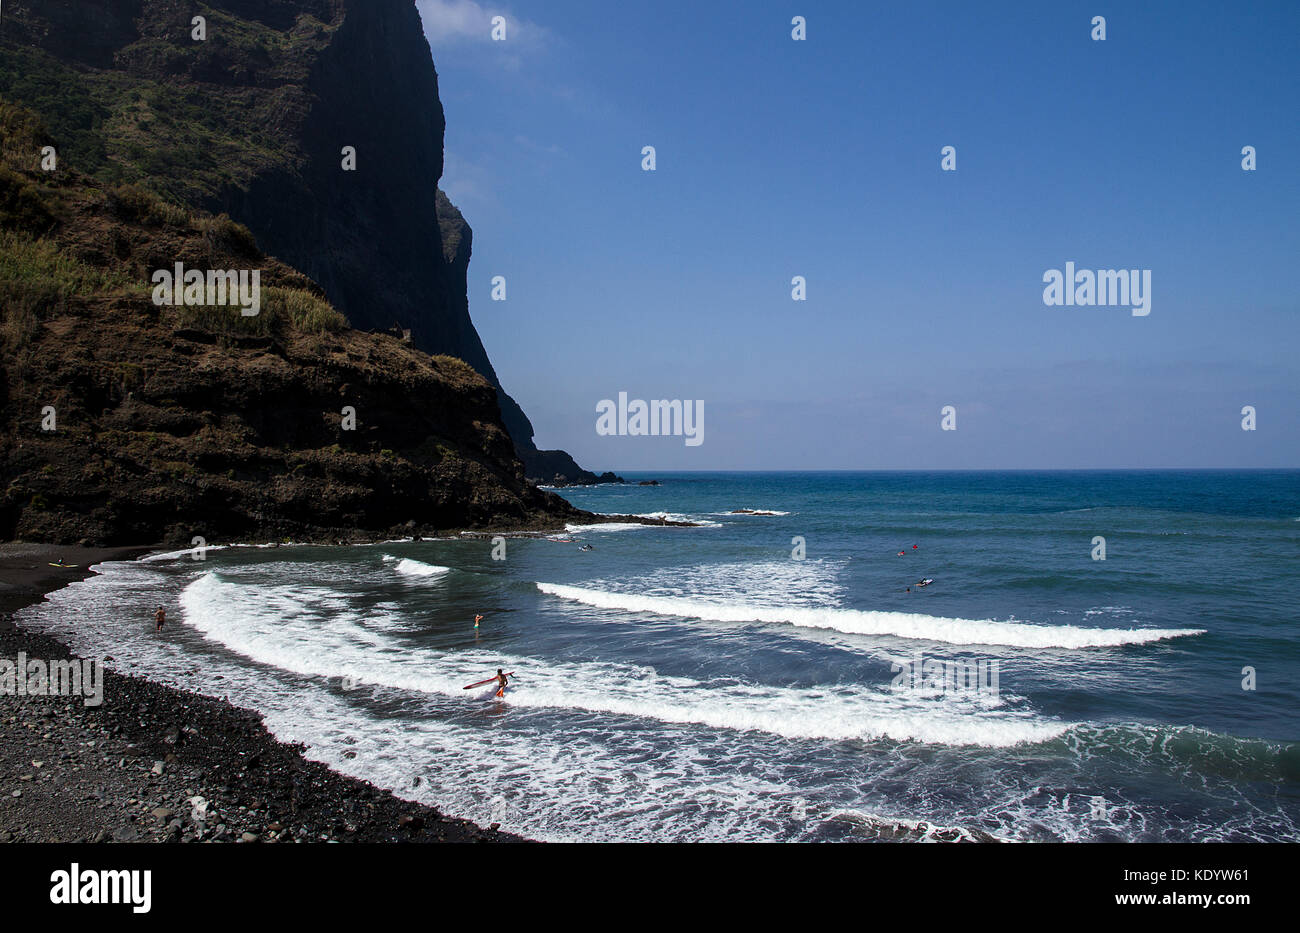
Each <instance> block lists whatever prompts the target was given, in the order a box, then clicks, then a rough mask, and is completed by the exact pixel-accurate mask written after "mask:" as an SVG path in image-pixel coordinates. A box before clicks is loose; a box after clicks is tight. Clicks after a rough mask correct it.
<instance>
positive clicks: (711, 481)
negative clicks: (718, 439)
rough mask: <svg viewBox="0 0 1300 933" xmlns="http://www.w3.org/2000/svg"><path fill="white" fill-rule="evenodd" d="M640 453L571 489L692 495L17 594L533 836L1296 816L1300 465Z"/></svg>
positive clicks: (195, 563) (1060, 833) (211, 554)
mask: <svg viewBox="0 0 1300 933" xmlns="http://www.w3.org/2000/svg"><path fill="white" fill-rule="evenodd" d="M641 478H645V477H640V476H629V479H631V480H633V481H635V480H636V479H641ZM653 478H655V479H657V480H659V481H660V483H661V485H658V486H639V485H635V484H629V485H607V486H598V487H588V488H572V489H565V490H562V493H563V494H564V495H565V496H566V497H567V498H569V499H570V500H571V501H573V502H574V503H575V504H576V505H579V506H581V507H583V508H585V509H589V510H592V511H595V512H601V513H610V514H638V515H648V516H658V517H664V518H668V519H680V520H687V521H692V522H695V523H697V524H696V526H695V527H689V528H680V527H672V526H645V525H633V524H626V523H620V524H612V525H605V526H590V527H584V526H571V527H569V528H568V529H566V530H565V531H563V532H559V533H556V534H553V535H550V536H547V537H520V538H509V539H508V540H507V541H506V545H505V548H504V554H502V553H501V548H500V547H499V546H494V545H493V543H492V541H491V540H490V539H488V538H482V537H470V536H460V537H457V538H455V539H450V540H438V541H420V542H411V541H407V542H388V543H384V544H376V545H367V546H360V547H316V546H279V547H267V546H261V547H252V546H250V547H229V548H220V549H218V548H211V549H208V550H207V551H206V552H205V553H204V555H203V557H204V559H203V560H194V559H193V557H194V556H195V555H194V554H193V553H192V552H178V553H172V554H158V555H153V556H151V557H149V558H147V559H144V560H140V561H132V562H115V563H109V564H104V565H101V566H100V567H99V568H97V569H98V570H99V571H100V572H99V574H98V575H97V576H95V577H92V578H91V579H89V580H86V581H84V582H81V583H77V584H74V585H72V586H70V587H67V588H66V589H63V590H60V591H58V592H56V593H54V594H52V595H51V597H50V599H49V601H48V602H46V603H44V604H41V605H38V606H34V607H31V608H29V609H28V610H25V611H24V613H23V620H24V622H25V623H26V624H28V625H31V626H33V627H37V628H40V629H44V630H48V631H51V632H52V633H56V634H59V635H61V636H62V637H64V638H65V639H66V640H67V641H68V642H69V643H70V645H71V647H72V648H73V650H74V651H76V652H77V653H78V654H80V655H82V656H87V657H103V656H105V655H112V656H113V657H114V658H115V659H116V660H115V661H114V662H113V664H114V665H115V666H116V667H117V668H119V669H121V670H124V671H126V672H130V673H137V674H141V675H144V676H148V677H151V678H154V679H157V680H160V681H163V682H166V683H171V684H175V685H177V686H180V687H184V688H187V689H192V690H197V691H200V692H203V693H206V694H210V695H215V696H225V697H228V698H229V699H230V700H231V701H232V702H234V703H237V704H239V705H243V706H248V707H252V708H255V709H257V710H259V711H261V712H262V713H263V714H264V715H265V716H266V721H267V725H268V727H269V728H270V729H271V730H272V731H273V732H274V733H275V734H276V735H277V736H278V737H280V738H281V739H284V740H287V741H295V742H303V743H305V744H306V745H307V746H308V751H307V754H308V755H309V756H311V757H313V758H316V759H319V760H322V761H324V762H326V763H328V764H329V765H330V766H332V767H334V768H336V769H337V770H339V771H342V772H345V773H348V774H352V775H356V776H359V777H362V778H365V779H367V780H370V781H373V782H374V783H376V784H377V785H380V786H382V787H386V788H389V789H392V790H393V791H394V792H396V793H397V794H399V795H401V796H404V797H408V798H412V799H416V800H420V801H423V802H427V803H435V804H438V805H439V806H441V807H442V808H443V809H444V810H445V811H446V812H449V813H452V814H455V815H458V816H464V817H467V818H470V819H473V820H476V821H478V822H481V823H486V822H489V821H490V822H499V823H501V824H502V828H503V829H507V830H510V831H513V832H517V833H521V834H523V835H527V836H531V837H533V838H538V839H548V840H629V841H653V840H677V841H682V840H715V841H721V840H838V839H846V840H853V839H879V838H907V839H935V838H943V839H950V838H988V837H990V836H991V837H995V838H1001V839H1009V840H1024V841H1052V840H1107V841H1115V840H1140V841H1160V840H1168V841H1208V840H1227V841H1251V840H1266V841H1300V713H1298V712H1297V711H1298V710H1300V634H1298V633H1297V624H1298V623H1300V472H1296V471H1278V472H1265V471H1252V472H1219V471H1206V472H1113V473H1112V472H1056V473H1049V472H1023V473H766V474H764V473H727V474H723V473H716V474H699V473H696V474H680V475H673V474H656V475H655V476H654V477H653ZM739 509H748V510H754V511H756V512H758V513H759V514H738V513H736V512H735V511H734V510H739ZM1099 539H1102V540H1101V544H1102V545H1103V548H1099V547H1098V542H1099ZM586 544H590V545H593V547H592V549H590V550H585V551H584V550H579V548H580V547H581V546H582V545H586ZM494 551H495V556H496V557H503V558H504V559H494ZM900 552H901V554H900ZM1103 553H1104V559H1099V558H1100V556H1101V555H1102V554H1103ZM923 579H932V580H933V581H934V582H933V583H931V584H929V585H928V586H925V587H919V588H918V587H917V586H916V584H917V583H918V582H919V581H921V580H923ZM159 604H163V605H166V606H167V607H168V608H169V612H168V620H169V625H168V627H167V628H166V629H165V630H164V632H163V634H162V635H161V636H159V635H157V634H155V633H154V631H153V625H152V610H153V609H154V608H155V607H156V606H158V605H159ZM475 615H482V616H483V617H484V618H483V621H482V623H481V624H480V626H479V627H478V628H477V629H475V627H474V616H475ZM173 620H174V621H173ZM498 668H504V669H505V670H506V671H513V672H514V675H515V676H514V679H513V681H512V683H511V686H510V688H509V690H508V691H507V693H506V696H505V698H504V700H498V699H496V698H495V697H493V695H492V694H493V690H494V688H490V687H480V688H476V689H473V690H465V689H463V688H464V686H465V685H466V684H470V683H473V682H475V681H480V680H483V679H485V678H488V677H491V676H493V675H494V674H495V672H496V670H497V669H498ZM952 670H958V671H961V670H980V671H983V672H985V673H986V674H987V673H988V672H990V671H995V672H996V677H995V678H990V677H987V676H984V677H981V678H979V680H978V682H977V683H974V684H972V683H970V682H966V681H962V679H961V678H960V677H958V678H953V677H950V676H948V675H947V674H948V672H950V671H952ZM911 672H918V673H919V676H913V675H912V673H911ZM927 672H928V673H927ZM929 674H934V676H929ZM105 702H106V703H110V704H111V703H112V697H111V694H110V695H108V696H106V697H105Z"/></svg>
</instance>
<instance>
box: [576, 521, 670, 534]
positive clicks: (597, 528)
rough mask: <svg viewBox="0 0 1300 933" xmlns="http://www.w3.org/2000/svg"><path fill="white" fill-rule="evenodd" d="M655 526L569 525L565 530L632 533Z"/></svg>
mask: <svg viewBox="0 0 1300 933" xmlns="http://www.w3.org/2000/svg"><path fill="white" fill-rule="evenodd" d="M653 527H655V526H654V525H642V524H640V523H639V522H603V523H601V524H599V525H576V524H573V523H569V524H567V525H565V526H564V530H565V531H567V532H569V533H570V534H573V533H575V532H581V531H632V530H633V529H636V528H653Z"/></svg>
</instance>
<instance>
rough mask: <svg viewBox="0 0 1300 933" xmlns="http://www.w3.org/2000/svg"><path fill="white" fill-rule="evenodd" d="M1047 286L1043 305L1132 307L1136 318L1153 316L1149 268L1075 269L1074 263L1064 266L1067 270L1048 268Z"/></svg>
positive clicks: (1045, 278)
mask: <svg viewBox="0 0 1300 933" xmlns="http://www.w3.org/2000/svg"><path fill="white" fill-rule="evenodd" d="M1043 281H1044V282H1045V283H1046V284H1047V287H1046V288H1044V289H1043V304H1045V305H1047V306H1048V307H1052V306H1054V305H1055V306H1060V305H1065V306H1067V307H1068V306H1071V305H1079V306H1081V307H1090V306H1098V305H1099V306H1103V307H1104V306H1112V307H1120V308H1132V309H1133V316H1134V317H1146V316H1147V315H1148V314H1150V313H1151V270H1150V269H1098V270H1097V271H1096V272H1094V271H1093V270H1091V269H1080V270H1078V271H1077V272H1076V271H1075V269H1074V263H1073V262H1067V263H1066V264H1065V271H1064V272H1062V271H1061V270H1060V269H1048V270H1047V271H1046V272H1044V273H1043Z"/></svg>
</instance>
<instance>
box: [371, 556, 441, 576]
mask: <svg viewBox="0 0 1300 933" xmlns="http://www.w3.org/2000/svg"><path fill="white" fill-rule="evenodd" d="M384 561H385V562H387V563H392V562H396V564H397V566H396V567H394V568H393V569H394V570H396V571H397V572H398V573H400V574H402V576H405V577H441V576H443V575H445V574H448V573H451V568H450V567H440V566H439V565H437V564H426V563H425V562H424V561H422V560H411V559H410V558H409V557H400V558H399V557H394V556H393V555H391V554H385V555H384Z"/></svg>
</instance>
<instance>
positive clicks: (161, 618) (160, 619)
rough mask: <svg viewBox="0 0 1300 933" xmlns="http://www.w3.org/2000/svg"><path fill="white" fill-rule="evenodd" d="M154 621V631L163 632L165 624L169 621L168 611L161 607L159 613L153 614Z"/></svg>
mask: <svg viewBox="0 0 1300 933" xmlns="http://www.w3.org/2000/svg"><path fill="white" fill-rule="evenodd" d="M153 621H154V625H155V626H156V628H155V629H154V631H155V632H161V631H162V627H163V623H164V622H166V621H167V612H166V610H164V609H163V607H162V606H159V607H158V611H157V612H155V613H154V614H153Z"/></svg>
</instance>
